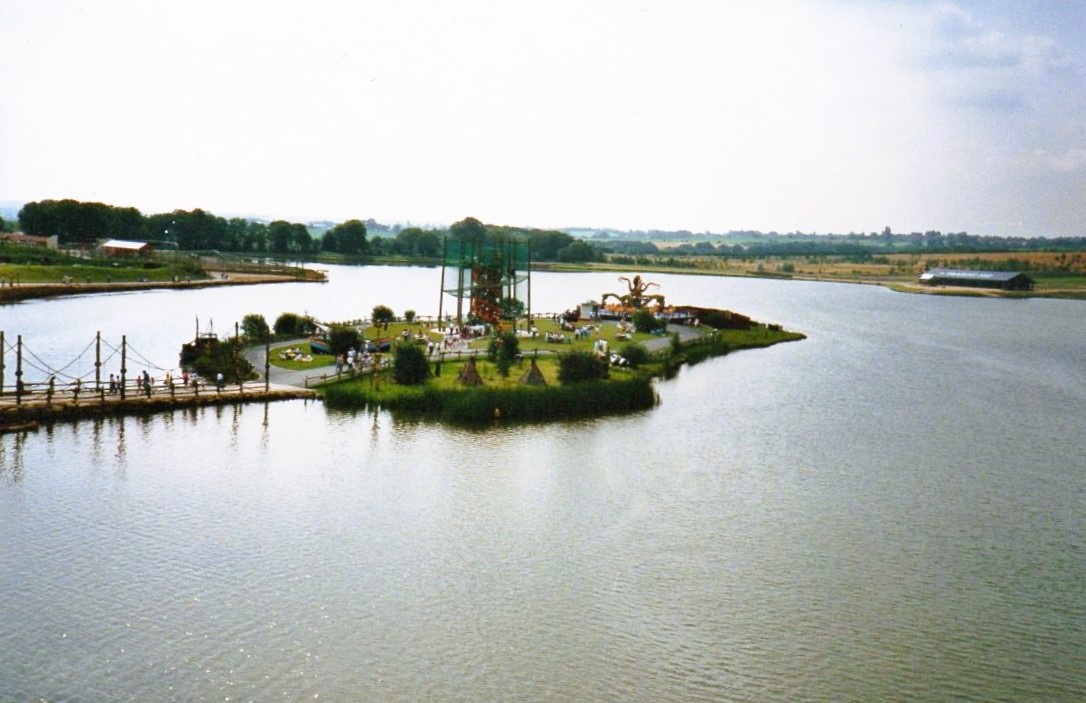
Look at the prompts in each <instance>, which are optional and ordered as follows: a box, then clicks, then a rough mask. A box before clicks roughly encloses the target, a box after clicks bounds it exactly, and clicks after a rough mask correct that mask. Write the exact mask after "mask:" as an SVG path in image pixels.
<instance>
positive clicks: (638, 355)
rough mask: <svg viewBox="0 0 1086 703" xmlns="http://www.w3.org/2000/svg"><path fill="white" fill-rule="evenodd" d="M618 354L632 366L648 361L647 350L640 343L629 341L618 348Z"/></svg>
mask: <svg viewBox="0 0 1086 703" xmlns="http://www.w3.org/2000/svg"><path fill="white" fill-rule="evenodd" d="M618 355H619V356H621V357H622V358H623V359H625V360H626V363H627V364H629V365H630V366H631V367H633V368H637V367H638V366H640V365H641V364H645V363H648V360H649V350H648V349H646V348H645V347H644V346H642V345H640V344H634V343H632V342H631V343H629V344H625V345H623V347H622V349H621V350H619V352H618Z"/></svg>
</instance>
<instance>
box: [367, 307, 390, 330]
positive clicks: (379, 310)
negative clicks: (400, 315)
mask: <svg viewBox="0 0 1086 703" xmlns="http://www.w3.org/2000/svg"><path fill="white" fill-rule="evenodd" d="M370 319H371V320H373V324H375V325H379V324H383V323H386V322H392V321H393V320H395V319H396V313H394V312H392V308H390V307H389V306H387V305H374V306H373V312H372V313H370Z"/></svg>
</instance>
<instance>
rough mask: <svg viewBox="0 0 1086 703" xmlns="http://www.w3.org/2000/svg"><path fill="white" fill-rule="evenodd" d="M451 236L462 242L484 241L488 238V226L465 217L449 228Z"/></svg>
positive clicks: (472, 218)
mask: <svg viewBox="0 0 1086 703" xmlns="http://www.w3.org/2000/svg"><path fill="white" fill-rule="evenodd" d="M449 234H450V235H451V236H453V237H455V238H457V239H460V240H462V241H472V240H475V239H482V238H483V237H485V236H486V225H484V224H483V223H482V222H480V221H479V220H477V219H475V218H474V217H465V218H464V219H462V220H460V221H459V222H454V223H453V224H452V225H450V226H449Z"/></svg>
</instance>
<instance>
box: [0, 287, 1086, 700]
mask: <svg viewBox="0 0 1086 703" xmlns="http://www.w3.org/2000/svg"><path fill="white" fill-rule="evenodd" d="M328 268H329V271H330V282H329V283H326V284H294V283H291V284H277V285H261V286H251V287H232V288H222V289H203V290H196V291H183V292H182V291H155V292H145V293H135V294H117V295H106V296H86V297H76V298H68V299H60V300H50V301H31V302H26V303H21V304H17V305H12V306H4V307H0V329H2V330H4V331H5V333H6V335H7V344H8V345H11V344H13V343H14V339H15V336H16V335H22V336H23V341H24V344H25V345H26V346H27V347H28V348H29V349H30V350H32V351H33V352H34V354H35V355H36V357H37V358H38V359H40V361H41V363H42V364H43V365H50V366H53V367H54V368H56V367H60V366H64V365H66V364H70V366H68V368H67V371H66V373H71V374H72V375H81V374H86V373H92V371H93V362H94V357H93V342H94V338H95V334H96V333H97V332H101V333H102V338H103V340H105V341H106V343H107V346H119V344H120V338H121V336H122V335H125V336H126V337H127V343H128V344H129V345H131V348H132V349H133V350H135V356H130V357H129V371H130V373H132V372H135V371H142V370H143V368H144V367H146V368H148V369H149V370H150V371H151V373H152V375H155V372H156V370H159V369H166V368H172V367H174V366H175V365H176V363H177V353H178V350H179V347H180V344H181V342H183V341H186V340H188V339H190V338H191V337H192V335H193V333H194V328H195V324H196V318H197V317H198V318H199V319H200V325H201V329H207V327H208V326H209V325H213V326H214V329H215V330H216V331H218V332H219V333H220V334H225V333H228V332H232V330H233V325H234V323H235V322H237V321H240V319H241V318H242V317H243V316H244V315H245V314H248V313H260V314H263V315H265V317H266V318H267V319H268V322H269V323H272V322H274V319H275V317H277V316H278V315H279V314H280V313H282V312H298V313H309V314H313V315H315V316H316V317H318V318H321V319H325V320H340V319H353V318H360V317H367V316H368V314H369V312H370V310H372V308H373V306H374V305H376V304H386V305H389V306H391V307H392V308H393V309H394V310H395V311H396V312H397V313H402V312H403V311H404V310H406V309H414V310H416V311H417V312H418V313H419V314H420V315H433V314H436V312H437V307H438V295H439V294H438V286H439V283H438V275H439V270H438V269H432V268H417V267H416V268H393V267H362V268H350V267H336V266H333V267H328ZM632 273H636V272H631V274H632ZM647 278H648V279H649V280H651V281H655V282H658V283H659V284H660V289H659V291H654V292H660V293H663V294H664V295H665V296H666V297H667V299H668V301H669V302H674V303H677V304H683V303H689V304H700V305H705V306H715V307H724V308H728V309H731V310H735V311H737V312H741V313H743V314H747V315H750V316H751V317H753V318H755V319H757V320H760V321H765V322H777V323H781V324H783V325H784V326H785V327H786V328H787V329H791V330H795V331H799V332H803V333H804V334H806V335H808V339H807V340H805V341H802V342H797V343H790V344H783V345H778V346H775V347H772V348H770V349H766V350H754V351H744V352H738V353H735V354H732V355H729V356H725V357H720V358H717V359H714V360H710V361H706V362H704V363H702V364H699V365H697V366H694V367H690V368H685V369H683V371H682V372H681V373H680V374H679V375H678V376H677V377H676V378H675V379H673V380H669V381H665V382H660V383H659V384H658V392H659V394H660V398H661V404H660V405H659V407H657V408H655V409H653V410H651V411H647V412H644V413H639V414H635V415H630V416H623V417H609V418H600V419H597V420H589V421H579V422H570V423H560V424H547V425H521V426H504V425H500V424H496V425H494V426H493V427H488V428H485V429H476V430H469V429H460V428H450V427H444V426H441V425H437V424H433V423H429V422H421V421H419V422H417V421H403V420H397V419H395V418H393V417H391V416H390V415H388V414H386V413H383V412H359V413H342V412H332V411H327V410H325V408H324V407H323V406H322V405H321V404H320V403H315V402H312V401H309V402H306V401H289V402H279V403H272V404H269V405H246V406H238V407H222V408H204V409H199V410H186V411H178V412H175V413H171V414H163V415H158V416H154V417H149V418H123V419H112V420H103V421H98V422H90V421H88V422H79V423H70V424H58V425H55V426H52V427H47V428H42V429H41V430H39V431H38V432H37V433H33V434H29V435H2V436H0V652H3V656H0V700H20V701H21V700H39V699H42V700H47V701H103V700H109V701H123V700H131V701H147V700H156V701H174V700H176V701H226V700H229V701H249V700H252V701H268V700H281V701H313V700H332V701H342V700H352V701H354V700H361V701H369V700H374V701H415V700H439V701H453V700H465V701H467V700H470V701H477V700H517V701H521V700H524V701H597V700H614V701H797V700H804V701H845V700H857V701H859V700H864V701H867V700H878V701H913V700H957V701H1022V700H1046V701H1047V700H1060V701H1062V700H1082V699H1084V698H1086V460H1084V459H1083V457H1086V432H1084V430H1086V356H1084V355H1086V352H1084V350H1086V325H1084V324H1083V321H1084V319H1086V307H1084V305H1083V303H1081V302H1076V301H1059V300H1041V299H1027V300H1010V299H978V298H953V297H937V296H924V295H906V294H898V293H893V292H890V291H888V290H886V289H883V288H879V287H871V286H860V285H847V284H830V283H818V282H797V281H774V280H758V279H738V278H715V277H703V276H684V275H649V276H648V277H647ZM532 281H533V286H532V308H533V310H534V311H536V312H557V311H559V310H563V309H566V308H569V307H572V306H573V305H575V304H577V303H579V302H582V301H584V300H587V299H598V298H599V297H600V295H601V294H602V293H604V292H622V291H623V290H624V289H625V288H624V285H623V284H622V283H620V282H619V281H618V280H617V274H610V273H608V274H602V273H591V274H587V273H586V274H568V273H536V274H533V277H532ZM446 305H448V303H446ZM88 345H90V352H89V353H88V351H87V349H88ZM133 359H135V360H133ZM115 362H116V358H113V359H111V360H110V361H109V362H108V363H107V367H106V368H104V369H103V373H104V374H108V372H109V371H110V370H112V369H111V368H110V365H111V364H114V363H115ZM7 363H8V364H9V368H8V374H9V379H8V381H7V383H9V384H10V383H11V382H12V377H11V374H12V367H11V364H13V361H12V357H11V355H10V352H8V357H7ZM117 366H118V367H119V363H118V364H117ZM92 378H93V376H92Z"/></svg>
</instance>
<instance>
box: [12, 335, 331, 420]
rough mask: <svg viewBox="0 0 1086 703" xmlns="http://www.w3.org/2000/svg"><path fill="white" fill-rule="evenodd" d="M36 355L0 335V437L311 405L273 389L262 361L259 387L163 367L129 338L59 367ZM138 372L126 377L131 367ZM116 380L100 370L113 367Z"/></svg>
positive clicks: (293, 391) (98, 344)
mask: <svg viewBox="0 0 1086 703" xmlns="http://www.w3.org/2000/svg"><path fill="white" fill-rule="evenodd" d="M48 356H49V355H47V354H43V353H40V352H36V351H35V350H34V349H33V348H32V347H31V346H30V345H29V344H27V343H26V342H25V341H24V340H23V338H22V335H17V336H16V337H15V339H14V340H12V339H10V338H9V337H8V335H6V334H5V332H4V331H2V330H0V431H3V430H5V429H23V428H25V427H27V426H29V425H33V424H34V423H37V422H39V421H51V420H62V419H78V418H81V417H96V416H102V415H124V414H136V413H147V412H157V411H163V410H171V409H174V408H181V407H191V406H194V405H216V404H225V403H247V402H257V401H269V400H283V399H288V398H312V397H314V396H315V393H314V392H313V391H312V390H309V389H304V388H295V387H289V386H277V385H272V384H271V383H270V382H269V380H268V368H267V362H266V361H265V369H264V377H263V379H262V380H259V381H238V382H235V383H230V384H227V383H223V382H222V381H216V380H215V379H204V378H200V377H199V376H197V375H189V374H188V373H185V372H182V373H181V374H180V375H179V376H174V373H175V371H176V369H173V368H164V367H162V366H159V365H158V364H156V363H154V362H153V361H151V360H150V359H148V358H147V357H146V356H144V355H143V354H141V353H140V352H139V350H138V349H135V348H134V347H133V346H132V345H131V344H130V343H129V342H128V339H127V335H126V336H122V337H121V341H120V344H115V343H111V342H109V341H108V340H106V339H103V338H102V335H101V333H97V334H96V335H95V337H94V339H92V340H91V341H90V342H89V343H88V344H87V346H86V347H84V348H83V350H82V351H81V352H79V354H77V355H76V356H75V357H74V358H72V359H70V360H68V361H66V362H64V363H63V364H60V365H57V364H56V363H55V362H50V361H48V360H47V358H46V357H48ZM130 364H136V365H138V366H139V367H142V368H143V369H144V371H143V372H142V373H136V374H133V375H132V376H129V373H128V371H129V365H130ZM118 367H119V369H120V372H119V373H106V372H105V371H104V369H107V368H118Z"/></svg>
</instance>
